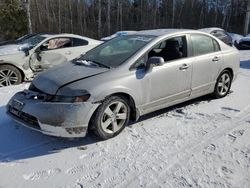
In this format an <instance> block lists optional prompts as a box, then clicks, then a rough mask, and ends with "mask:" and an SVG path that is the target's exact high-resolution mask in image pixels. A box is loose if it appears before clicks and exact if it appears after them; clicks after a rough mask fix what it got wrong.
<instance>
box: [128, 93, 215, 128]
mask: <svg viewBox="0 0 250 188" xmlns="http://www.w3.org/2000/svg"><path fill="white" fill-rule="evenodd" d="M211 100H214V99H213V98H212V96H211V95H206V96H202V97H199V98H196V99H192V100H190V101H187V102H183V103H180V104H177V105H174V106H170V107H168V108H164V109H161V110H157V111H155V112H151V113H149V114H146V115H143V116H141V117H140V119H139V120H138V121H137V122H142V121H146V120H148V119H151V118H155V117H157V116H158V117H162V116H163V115H164V114H166V113H168V112H170V111H175V112H176V113H181V114H183V113H184V112H183V111H182V110H183V108H184V107H187V106H189V105H198V104H199V103H200V102H203V101H204V102H210V101H211ZM130 126H132V124H130Z"/></svg>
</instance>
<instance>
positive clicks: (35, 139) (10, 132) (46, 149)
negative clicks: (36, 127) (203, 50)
mask: <svg viewBox="0 0 250 188" xmlns="http://www.w3.org/2000/svg"><path fill="white" fill-rule="evenodd" d="M5 108H6V107H5V106H1V107H0V164H1V163H8V162H12V161H19V160H22V159H28V158H34V157H39V156H43V155H49V154H53V153H58V152H60V151H61V150H63V149H66V148H73V147H76V149H79V150H84V149H86V146H87V145H89V144H93V143H96V142H98V141H99V140H98V139H97V137H95V136H94V135H93V134H92V133H90V134H89V135H87V136H86V137H85V138H80V139H72V140H71V139H66V138H57V137H52V136H47V135H44V134H41V133H39V132H36V131H33V130H30V129H28V128H26V127H23V126H21V125H19V124H18V123H16V122H14V121H13V120H12V119H11V118H10V117H8V116H7V115H6V113H5V112H6V109H5Z"/></svg>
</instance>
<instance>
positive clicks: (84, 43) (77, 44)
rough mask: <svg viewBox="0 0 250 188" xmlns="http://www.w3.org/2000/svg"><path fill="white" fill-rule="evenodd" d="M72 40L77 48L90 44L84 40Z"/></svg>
mask: <svg viewBox="0 0 250 188" xmlns="http://www.w3.org/2000/svg"><path fill="white" fill-rule="evenodd" d="M72 40H73V47H76V46H85V45H88V44H89V42H88V41H86V40H83V39H78V38H73V39H72Z"/></svg>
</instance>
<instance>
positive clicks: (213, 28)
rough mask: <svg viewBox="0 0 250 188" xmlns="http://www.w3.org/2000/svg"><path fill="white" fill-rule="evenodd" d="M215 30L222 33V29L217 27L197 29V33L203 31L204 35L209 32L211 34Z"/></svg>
mask: <svg viewBox="0 0 250 188" xmlns="http://www.w3.org/2000/svg"><path fill="white" fill-rule="evenodd" d="M215 30H219V31H224V29H222V28H219V27H208V28H202V29H199V31H203V32H206V33H211V32H213V31H215Z"/></svg>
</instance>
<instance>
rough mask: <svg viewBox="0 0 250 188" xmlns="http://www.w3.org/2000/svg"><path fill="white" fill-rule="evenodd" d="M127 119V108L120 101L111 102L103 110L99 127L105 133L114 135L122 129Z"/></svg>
mask: <svg viewBox="0 0 250 188" xmlns="http://www.w3.org/2000/svg"><path fill="white" fill-rule="evenodd" d="M127 118H128V109H127V106H126V105H125V104H124V103H123V102H121V101H117V102H113V103H111V104H109V105H108V106H107V107H106V109H105V110H104V113H103V115H102V118H101V127H102V129H103V131H104V132H106V133H116V132H117V131H119V130H120V129H121V128H122V127H123V125H124V123H125V122H126V120H127Z"/></svg>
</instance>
